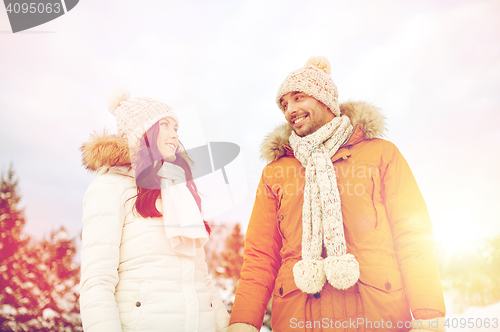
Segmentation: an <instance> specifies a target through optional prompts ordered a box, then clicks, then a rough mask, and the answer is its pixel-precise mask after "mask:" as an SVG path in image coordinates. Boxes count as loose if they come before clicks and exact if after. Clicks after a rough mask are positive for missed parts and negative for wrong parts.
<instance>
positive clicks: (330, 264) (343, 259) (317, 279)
mask: <svg viewBox="0 0 500 332" xmlns="http://www.w3.org/2000/svg"><path fill="white" fill-rule="evenodd" d="M352 132H353V127H352V125H351V122H350V120H349V118H348V117H347V116H345V115H344V116H341V117H335V118H334V119H333V120H332V121H330V122H329V123H327V124H325V125H324V126H323V127H321V128H319V129H318V130H316V131H315V132H314V133H312V134H309V135H307V136H305V137H299V136H297V134H295V132H292V134H291V136H290V144H291V147H292V149H293V152H294V155H295V157H296V158H297V159H298V160H299V161H300V162H301V163H302V166H304V168H305V169H306V173H305V174H306V179H305V182H306V183H305V188H304V205H303V207H302V228H303V229H302V260H301V261H299V262H297V263H296V264H295V266H294V267H293V276H294V279H295V284H296V285H297V287H298V288H299V289H300V290H302V291H303V292H306V293H309V294H315V293H318V292H320V291H321V289H322V288H323V285H324V283H325V281H326V279H327V278H328V282H329V283H330V284H331V285H332V286H333V287H335V288H337V289H347V288H349V287H351V286H352V285H354V284H355V283H356V281H357V280H358V278H359V264H358V262H357V261H356V258H355V257H354V256H353V255H351V254H346V244H345V237H344V224H343V221H342V210H341V205H340V194H339V191H338V188H337V175H336V174H335V169H334V167H333V164H332V161H331V157H333V155H334V154H335V153H336V152H337V150H338V149H339V147H340V146H341V145H342V144H344V143H345V142H346V141H347V140H348V139H349V137H350V136H351V134H352ZM326 141H328V144H327V145H328V146H330V148H329V149H327V148H326V147H325V143H327V142H326ZM323 244H324V246H325V248H326V252H327V256H328V257H327V258H326V259H324V260H323V259H322V257H321V253H322V250H323Z"/></svg>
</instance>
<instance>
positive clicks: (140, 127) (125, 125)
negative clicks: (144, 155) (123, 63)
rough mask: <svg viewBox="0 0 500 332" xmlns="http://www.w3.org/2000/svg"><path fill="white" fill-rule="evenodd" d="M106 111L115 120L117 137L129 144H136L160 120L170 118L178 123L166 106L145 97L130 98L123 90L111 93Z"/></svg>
mask: <svg viewBox="0 0 500 332" xmlns="http://www.w3.org/2000/svg"><path fill="white" fill-rule="evenodd" d="M108 110H109V111H110V112H111V114H113V115H114V116H115V118H116V127H117V129H118V135H119V136H121V137H125V138H127V139H128V140H129V143H131V144H136V143H137V142H138V141H139V140H140V139H141V137H142V136H143V135H144V133H145V132H146V131H147V130H148V129H149V128H151V126H153V125H154V124H155V123H156V122H158V121H160V119H162V118H165V117H170V118H173V119H174V120H175V121H177V123H179V119H178V118H177V115H176V114H175V113H174V111H173V110H172V108H171V107H170V106H168V105H167V104H165V103H163V102H160V101H157V100H154V99H151V98H145V97H135V98H130V93H129V92H128V91H127V90H124V89H118V90H115V91H113V92H112V93H111V95H110V97H109V99H108Z"/></svg>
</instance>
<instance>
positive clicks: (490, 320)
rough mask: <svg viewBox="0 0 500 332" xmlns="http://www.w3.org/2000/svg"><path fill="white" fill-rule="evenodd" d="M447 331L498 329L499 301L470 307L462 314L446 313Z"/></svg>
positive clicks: (484, 331) (499, 323) (499, 319)
mask: <svg viewBox="0 0 500 332" xmlns="http://www.w3.org/2000/svg"><path fill="white" fill-rule="evenodd" d="M448 323H449V326H448V327H447V328H446V331H447V332H458V331H460V332H479V331H481V332H486V331H500V302H498V303H495V304H491V305H489V306H486V307H470V308H468V309H467V310H465V311H464V312H463V313H462V314H460V315H456V314H450V315H448Z"/></svg>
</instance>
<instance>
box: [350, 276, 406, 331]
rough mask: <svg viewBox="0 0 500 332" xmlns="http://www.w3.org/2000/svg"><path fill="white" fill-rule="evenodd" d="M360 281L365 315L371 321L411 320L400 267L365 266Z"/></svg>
mask: <svg viewBox="0 0 500 332" xmlns="http://www.w3.org/2000/svg"><path fill="white" fill-rule="evenodd" d="M360 272H361V274H360V277H359V282H358V290H359V295H360V297H361V303H362V306H363V315H364V316H365V318H366V319H368V320H371V321H377V320H378V321H380V320H382V319H383V320H384V321H391V322H392V324H393V326H396V324H397V322H398V321H411V316H410V307H409V303H408V298H407V297H406V291H405V285H404V282H403V280H402V277H401V273H400V272H399V270H398V269H396V268H392V267H386V266H364V268H363V270H362V271H360Z"/></svg>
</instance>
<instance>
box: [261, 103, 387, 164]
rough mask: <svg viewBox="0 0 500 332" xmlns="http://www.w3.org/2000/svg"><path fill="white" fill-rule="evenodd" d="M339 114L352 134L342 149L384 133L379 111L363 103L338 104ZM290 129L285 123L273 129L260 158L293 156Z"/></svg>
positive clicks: (383, 119)
mask: <svg viewBox="0 0 500 332" xmlns="http://www.w3.org/2000/svg"><path fill="white" fill-rule="evenodd" d="M340 112H341V114H342V115H347V116H348V117H349V119H350V120H351V124H352V125H353V127H354V128H355V129H354V132H353V134H352V135H351V137H350V138H349V140H348V141H347V143H346V144H344V147H346V146H351V145H354V144H357V143H359V142H361V141H363V140H365V139H372V138H376V137H380V136H382V135H383V133H384V131H385V117H384V116H383V115H382V113H381V112H380V109H379V108H378V107H376V106H375V105H373V104H370V103H367V102H363V101H348V102H345V103H342V104H340ZM291 134H292V128H291V127H290V125H289V124H288V122H285V123H283V124H281V125H280V126H278V127H277V128H276V129H274V130H273V131H272V132H271V133H270V134H269V135H268V136H267V137H266V138H265V139H264V142H262V144H261V156H262V158H263V159H265V160H266V161H267V162H272V161H275V160H278V159H279V158H281V157H283V156H284V155H287V154H288V155H293V150H292V148H291V147H290V142H289V141H288V139H289V137H290V135H291Z"/></svg>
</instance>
